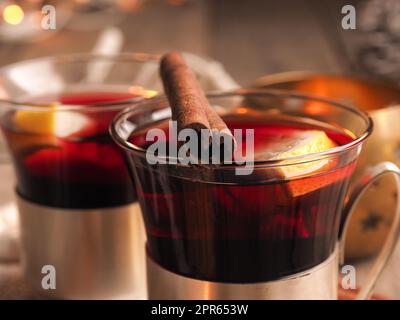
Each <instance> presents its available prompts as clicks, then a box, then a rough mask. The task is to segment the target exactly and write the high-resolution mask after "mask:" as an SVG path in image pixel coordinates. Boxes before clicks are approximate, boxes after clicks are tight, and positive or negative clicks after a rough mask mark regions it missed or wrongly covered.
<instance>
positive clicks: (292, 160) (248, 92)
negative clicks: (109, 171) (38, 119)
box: [109, 88, 373, 169]
mask: <svg viewBox="0 0 400 320" xmlns="http://www.w3.org/2000/svg"><path fill="white" fill-rule="evenodd" d="M230 96H272V97H278V98H294V99H299V100H314V101H318V102H323V103H327V104H330V105H332V106H334V107H337V108H340V109H343V110H346V111H348V112H351V113H353V114H355V115H357V116H359V117H360V118H362V119H363V120H364V122H365V130H364V132H363V133H362V134H360V135H359V136H358V137H356V138H355V139H354V140H352V141H351V142H349V143H346V144H343V145H340V146H337V147H334V148H331V149H329V150H326V151H323V152H316V153H309V154H306V155H299V156H294V157H288V158H285V159H279V160H258V161H251V162H249V163H247V165H249V164H250V165H266V166H277V165H278V166H290V165H295V164H302V163H307V162H311V161H316V160H320V159H322V158H326V157H330V156H333V155H335V154H338V153H342V152H344V151H347V150H349V149H352V148H354V147H356V146H358V145H359V144H361V143H362V142H363V141H365V140H366V139H367V138H368V137H369V135H370V134H371V133H372V130H373V122H372V118H371V117H370V116H369V114H368V113H366V112H364V111H363V110H360V109H356V108H354V107H352V106H348V105H346V104H343V103H340V102H336V101H334V100H331V99H326V98H323V97H320V96H317V95H312V94H302V93H298V92H294V91H289V90H280V89H252V88H241V89H236V90H230V91H215V92H209V93H207V98H209V99H212V98H226V97H230ZM166 101H167V99H166V97H165V95H160V96H157V97H154V98H152V99H149V100H147V101H143V103H139V104H137V105H136V106H131V107H128V108H125V109H124V110H122V111H121V112H120V113H118V114H117V115H116V116H115V117H114V119H113V120H112V122H111V124H110V127H109V131H110V134H111V137H112V138H113V139H114V141H115V142H116V143H117V144H118V145H119V146H121V147H122V148H124V149H126V150H128V151H132V152H135V153H138V154H139V155H141V156H143V155H145V153H146V150H145V149H143V148H141V147H139V146H137V145H135V144H132V143H130V142H128V141H127V140H125V139H124V138H122V137H121V136H120V135H119V134H118V131H117V129H116V128H117V126H118V125H119V124H120V122H121V120H123V119H124V118H126V117H127V116H128V115H129V114H131V113H138V112H140V111H141V110H145V109H148V108H149V107H150V105H154V104H157V103H160V102H166ZM282 161H285V162H286V163H282ZM174 166H181V167H187V165H184V164H181V163H179V161H178V162H177V163H176V164H174ZM240 166H241V165H237V164H234V163H233V164H225V163H223V164H221V165H220V166H219V167H221V168H223V169H226V168H238V167H240ZM216 168H218V167H216Z"/></svg>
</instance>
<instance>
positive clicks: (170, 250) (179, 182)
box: [111, 89, 400, 299]
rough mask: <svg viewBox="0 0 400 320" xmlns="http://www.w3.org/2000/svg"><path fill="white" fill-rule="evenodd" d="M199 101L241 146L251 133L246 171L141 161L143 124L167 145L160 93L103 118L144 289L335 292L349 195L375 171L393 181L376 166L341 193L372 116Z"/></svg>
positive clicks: (205, 295)
mask: <svg viewBox="0 0 400 320" xmlns="http://www.w3.org/2000/svg"><path fill="white" fill-rule="evenodd" d="M208 98H209V102H210V104H211V105H212V106H214V107H216V108H217V110H220V111H222V112H221V116H222V118H223V119H224V121H225V122H226V124H227V125H228V127H229V128H230V129H231V130H235V129H242V130H243V131H242V134H243V136H242V141H240V142H239V143H238V148H239V149H241V148H242V147H243V148H242V149H241V152H242V153H243V152H244V150H246V148H245V145H246V143H250V142H251V141H250V140H246V139H247V137H246V136H244V130H245V129H254V135H253V138H254V139H253V140H254V152H253V154H252V155H251V156H252V157H250V158H249V159H252V158H254V161H252V162H251V161H250V165H252V166H253V172H252V173H251V174H249V175H238V174H237V170H243V169H244V168H243V165H235V164H221V165H201V166H196V165H184V164H182V163H180V162H179V159H176V158H175V159H172V156H170V155H168V154H167V155H166V158H164V160H165V159H167V161H166V162H165V161H164V162H160V163H158V164H150V163H149V162H148V160H147V159H148V158H147V156H146V151H147V149H148V147H149V146H150V145H151V144H152V143H153V141H151V142H150V141H147V139H146V135H147V133H148V132H149V131H150V130H151V129H161V130H162V132H165V139H166V143H167V144H168V146H167V147H166V150H170V149H169V147H170V144H175V141H173V140H172V141H170V140H169V137H172V136H173V134H172V135H170V133H169V128H170V126H169V120H170V115H171V114H170V109H169V105H168V102H167V101H166V100H163V99H154V100H152V101H151V102H150V101H149V102H147V103H146V102H144V103H143V104H140V105H138V106H136V107H135V108H129V109H128V110H125V111H123V112H122V113H121V114H119V115H118V116H117V117H116V118H115V119H114V121H113V124H112V126H111V130H112V135H113V138H114V139H115V140H116V142H117V143H118V144H119V145H120V146H121V147H122V148H123V149H124V150H125V153H126V155H127V158H128V161H129V164H128V166H129V169H130V170H131V172H132V175H133V177H134V180H135V182H136V186H137V194H138V199H139V202H140V206H141V209H142V214H143V218H144V222H145V228H146V233H147V276H148V290H149V297H150V298H154V299H334V298H337V286H338V255H339V251H340V250H339V249H338V240H339V236H340V238H341V239H344V237H343V236H344V233H343V230H344V229H345V226H346V222H347V221H348V217H349V216H350V213H351V212H352V208H353V204H355V203H356V202H357V201H358V199H359V197H360V196H361V194H362V193H363V192H364V190H365V189H366V188H367V187H368V185H369V184H370V183H372V182H373V181H375V179H377V178H378V177H379V176H380V175H382V174H384V173H392V174H393V175H394V176H395V179H396V182H397V184H398V186H399V181H400V179H399V172H400V171H399V169H398V168H397V167H396V166H395V165H394V164H391V163H383V164H380V165H378V166H376V167H375V168H374V169H373V171H372V172H369V173H366V174H365V176H364V177H363V180H362V186H361V187H360V188H358V189H356V191H354V193H353V194H352V195H349V198H347V201H346V195H347V188H348V184H349V179H350V177H351V175H352V173H353V171H354V169H355V166H356V161H357V158H358V155H359V153H360V151H361V147H362V144H363V142H364V141H365V140H366V139H367V137H368V136H369V134H370V132H371V130H372V123H371V120H370V119H369V117H368V116H367V115H366V114H364V113H363V112H360V111H358V110H356V109H353V108H350V107H346V106H343V105H341V104H337V103H335V102H329V101H326V100H324V99H318V98H313V97H307V96H303V95H297V94H294V93H290V92H279V91H276V92H271V91H262V90H258V91H257V90H245V89H242V90H239V91H237V92H227V93H216V94H211V95H209V96H208ZM171 150H172V149H171ZM249 155H250V154H246V156H245V157H248V156H249ZM168 160H174V161H168ZM397 202H398V201H397ZM345 204H346V206H345ZM396 210H397V211H396V214H397V215H396V219H395V220H394V223H393V226H392V231H391V234H390V237H389V238H388V241H387V243H386V245H385V247H384V250H383V251H382V254H381V256H380V257H379V260H378V264H379V266H380V267H378V268H375V269H374V271H375V272H373V274H372V275H371V277H370V280H369V281H368V284H367V285H366V286H365V287H366V288H365V290H364V291H362V292H361V294H360V297H366V296H367V295H368V294H369V291H370V288H371V286H372V284H373V283H374V281H375V280H376V276H377V274H378V273H379V270H380V269H381V267H382V266H383V264H384V263H382V262H383V261H386V260H385V259H386V258H387V257H388V256H389V254H390V252H391V249H392V247H393V244H394V242H395V239H396V234H397V232H398V229H399V216H400V212H399V206H397V209H396ZM343 241H344V240H342V242H343ZM378 269H379V270H378Z"/></svg>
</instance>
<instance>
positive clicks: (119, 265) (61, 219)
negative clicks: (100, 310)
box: [17, 196, 147, 299]
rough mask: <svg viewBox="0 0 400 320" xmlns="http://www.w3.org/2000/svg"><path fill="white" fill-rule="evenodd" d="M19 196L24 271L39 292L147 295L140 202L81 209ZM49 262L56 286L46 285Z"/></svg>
mask: <svg viewBox="0 0 400 320" xmlns="http://www.w3.org/2000/svg"><path fill="white" fill-rule="evenodd" d="M17 198H18V209H19V216H20V227H21V249H22V257H21V258H22V264H23V268H24V274H25V277H26V279H27V281H28V283H29V284H30V286H31V287H32V288H33V289H34V290H35V291H36V292H38V293H39V294H42V295H45V296H46V297H50V298H62V299H146V298H147V290H146V280H145V279H146V268H145V249H144V247H145V233H144V227H143V222H142V217H141V212H140V208H139V204H138V203H133V204H130V205H126V206H121V207H114V208H104V209H85V210H81V209H78V210H76V209H61V208H53V207H47V206H41V205H37V204H34V203H32V202H29V201H26V200H25V199H23V198H21V197H19V196H18V197H17ZM45 265H51V266H54V268H55V271H56V288H55V289H54V290H53V289H47V290H46V289H43V286H42V279H43V278H44V277H45V276H46V272H45V273H42V268H43V266H45ZM44 271H45V270H44Z"/></svg>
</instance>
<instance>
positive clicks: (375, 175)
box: [339, 162, 400, 300]
mask: <svg viewBox="0 0 400 320" xmlns="http://www.w3.org/2000/svg"><path fill="white" fill-rule="evenodd" d="M384 174H392V175H393V176H394V178H395V181H396V188H397V193H396V194H397V200H396V201H397V202H396V210H395V215H394V218H393V222H392V226H391V229H390V231H389V233H388V235H387V238H386V240H385V243H384V245H383V247H382V249H381V251H380V253H379V254H378V256H377V258H376V259H375V262H374V263H373V265H372V267H371V269H370V271H369V273H368V276H367V281H366V283H365V285H363V287H362V288H361V290H360V292H359V293H358V295H357V297H356V299H357V300H365V299H368V298H369V297H370V296H371V294H372V290H373V289H374V286H375V283H376V281H377V279H378V277H379V275H380V274H381V272H382V270H383V268H384V267H385V265H386V263H387V262H388V260H389V258H390V256H391V255H392V253H393V250H394V248H395V246H396V243H397V239H398V236H399V234H400V169H399V167H397V166H396V165H395V164H393V163H391V162H381V163H379V164H377V165H375V166H373V167H371V168H369V169H368V170H367V171H366V172H365V173H364V174H363V175H362V177H361V178H360V179H359V180H358V183H357V185H356V186H355V188H354V190H353V192H352V194H351V195H350V199H349V201H348V202H347V204H346V206H345V209H344V215H345V221H344V225H343V228H342V230H341V233H340V235H339V249H340V264H343V262H344V247H345V242H346V241H345V240H346V233H347V228H348V225H349V222H350V220H351V216H352V213H353V210H354V208H355V207H356V206H357V204H358V202H359V201H360V199H361V198H362V195H363V194H364V192H365V191H366V190H367V189H368V188H369V187H370V185H371V184H373V183H374V182H375V181H377V180H378V179H379V178H380V177H381V176H382V175H384Z"/></svg>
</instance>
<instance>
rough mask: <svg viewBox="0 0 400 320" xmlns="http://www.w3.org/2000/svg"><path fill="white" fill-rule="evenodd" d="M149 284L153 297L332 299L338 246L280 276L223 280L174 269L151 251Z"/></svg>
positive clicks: (187, 298) (186, 298)
mask: <svg viewBox="0 0 400 320" xmlns="http://www.w3.org/2000/svg"><path fill="white" fill-rule="evenodd" d="M147 274H148V278H147V285H148V293H149V299H152V300H175V299H176V300H180V299H185V300H241V299H243V300H332V299H337V290H338V250H337V249H336V250H335V251H334V253H333V254H332V255H331V256H330V257H329V258H328V259H326V260H325V261H324V262H323V263H321V264H319V265H317V266H316V267H314V268H311V269H309V270H307V271H304V272H301V273H298V274H294V275H291V276H288V277H285V278H282V279H279V280H275V281H268V282H260V283H251V284H236V283H219V282H211V281H202V280H197V279H192V278H188V277H185V276H181V275H178V274H176V273H173V272H170V271H168V270H166V269H164V268H162V267H161V266H160V265H158V264H157V263H156V262H154V260H153V259H152V258H151V257H150V256H149V255H147Z"/></svg>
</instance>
